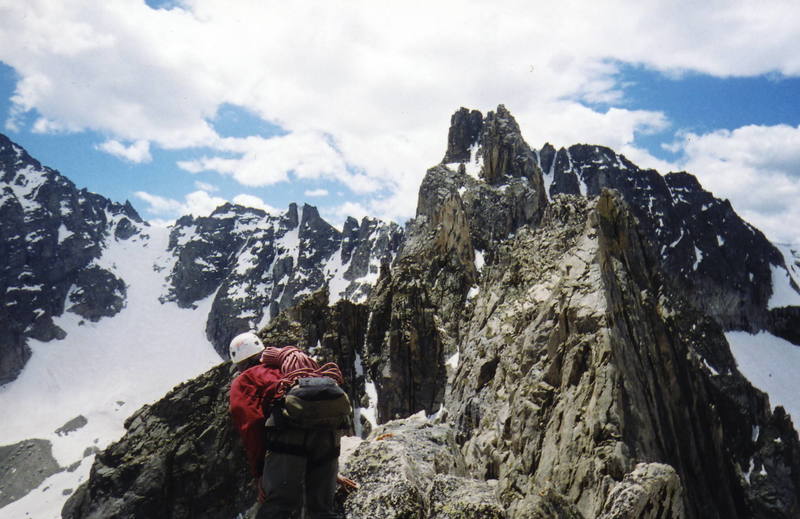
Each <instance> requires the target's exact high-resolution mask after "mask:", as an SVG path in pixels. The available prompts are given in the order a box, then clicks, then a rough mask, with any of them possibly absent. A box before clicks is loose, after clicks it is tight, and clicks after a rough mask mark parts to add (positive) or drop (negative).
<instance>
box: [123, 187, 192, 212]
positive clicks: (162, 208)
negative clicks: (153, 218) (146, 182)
mask: <svg viewBox="0 0 800 519" xmlns="http://www.w3.org/2000/svg"><path fill="white" fill-rule="evenodd" d="M133 195H134V196H135V197H136V198H138V199H139V200H142V201H144V202H145V203H146V204H147V211H149V212H151V213H153V214H176V213H177V214H180V213H181V212H182V211H183V208H184V205H183V204H182V203H180V202H178V201H177V200H173V199H171V198H165V197H163V196H158V195H153V194H150V193H148V192H146V191H137V192H135V193H134V194H133Z"/></svg>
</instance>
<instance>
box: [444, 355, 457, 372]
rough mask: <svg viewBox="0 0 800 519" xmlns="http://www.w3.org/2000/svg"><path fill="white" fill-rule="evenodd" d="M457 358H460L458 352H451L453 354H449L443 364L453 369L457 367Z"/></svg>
mask: <svg viewBox="0 0 800 519" xmlns="http://www.w3.org/2000/svg"><path fill="white" fill-rule="evenodd" d="M459 358H460V355H459V352H455V353H453V355H451V356H450V358H449V359H447V360H446V361H445V364H447V365H448V366H450V367H451V368H453V369H456V368H457V367H458V360H459Z"/></svg>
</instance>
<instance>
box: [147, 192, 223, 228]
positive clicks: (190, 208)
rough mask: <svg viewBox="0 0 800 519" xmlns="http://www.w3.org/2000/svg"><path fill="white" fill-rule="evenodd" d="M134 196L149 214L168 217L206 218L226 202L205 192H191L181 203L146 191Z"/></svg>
mask: <svg viewBox="0 0 800 519" xmlns="http://www.w3.org/2000/svg"><path fill="white" fill-rule="evenodd" d="M134 196H135V197H136V198H138V199H140V200H142V201H144V202H145V203H146V204H147V208H146V210H147V211H148V212H149V213H151V214H154V215H160V216H170V217H178V216H182V215H185V214H191V215H194V216H208V215H209V214H211V213H212V212H213V211H214V209H216V208H217V207H219V206H221V205H222V204H224V203H225V202H227V200H225V199H224V198H220V197H215V196H211V195H209V194H208V193H207V192H205V191H193V192H191V193H189V194H188V195H186V196H185V197H184V200H183V202H181V201H179V200H175V199H173V198H166V197H163V196H159V195H154V194H151V193H148V192H146V191H137V192H135V193H134ZM159 221H163V219H162V220H159Z"/></svg>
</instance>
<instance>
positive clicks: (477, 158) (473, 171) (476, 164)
mask: <svg viewBox="0 0 800 519" xmlns="http://www.w3.org/2000/svg"><path fill="white" fill-rule="evenodd" d="M478 148H479V145H478V143H477V142H476V143H474V144H473V145H472V146H470V147H469V162H467V163H466V164H464V170H465V171H466V172H467V175H469V176H471V177H473V178H476V179H477V178H479V177H480V172H481V170H482V169H483V155H479V154H478Z"/></svg>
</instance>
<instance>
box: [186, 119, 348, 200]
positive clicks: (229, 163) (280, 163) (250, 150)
mask: <svg viewBox="0 0 800 519" xmlns="http://www.w3.org/2000/svg"><path fill="white" fill-rule="evenodd" d="M215 148H217V149H218V150H220V151H223V152H227V153H234V154H237V155H238V157H236V158H230V157H224V156H211V157H203V158H201V159H196V160H188V161H181V162H179V163H178V166H179V167H180V168H182V169H184V170H186V171H189V172H190V173H199V172H201V171H218V172H220V173H223V174H227V175H230V176H232V177H233V178H234V179H236V180H237V181H238V182H239V183H240V184H242V185H245V186H252V187H257V186H268V185H271V184H275V183H278V182H284V181H287V180H288V179H289V173H290V172H291V173H292V174H293V175H294V176H295V177H296V178H302V179H315V178H321V177H330V178H338V179H346V178H348V177H350V176H351V175H350V173H349V172H348V171H347V168H346V165H345V162H344V159H343V158H342V156H341V154H340V153H339V152H338V151H337V150H336V149H334V148H333V146H331V145H330V144H329V143H328V142H327V139H326V138H325V136H324V135H322V134H319V133H317V132H296V133H291V134H289V135H284V136H280V137H272V138H263V137H245V138H225V139H219V140H218V141H217V143H216V145H215Z"/></svg>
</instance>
